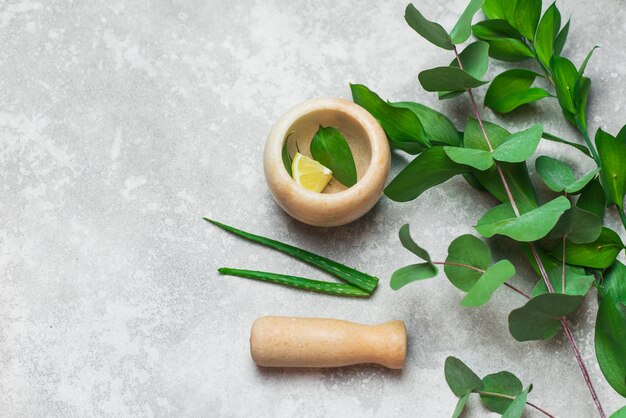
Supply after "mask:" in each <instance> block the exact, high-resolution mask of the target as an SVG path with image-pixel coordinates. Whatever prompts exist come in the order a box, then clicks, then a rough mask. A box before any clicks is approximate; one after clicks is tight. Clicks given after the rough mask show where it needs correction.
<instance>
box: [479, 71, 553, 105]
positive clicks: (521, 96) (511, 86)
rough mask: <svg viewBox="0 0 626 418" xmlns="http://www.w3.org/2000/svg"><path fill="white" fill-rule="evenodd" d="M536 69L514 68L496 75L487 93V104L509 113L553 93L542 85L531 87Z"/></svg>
mask: <svg viewBox="0 0 626 418" xmlns="http://www.w3.org/2000/svg"><path fill="white" fill-rule="evenodd" d="M537 77H540V75H539V74H537V73H536V72H534V71H530V70H523V69H513V70H508V71H505V72H503V73H501V74H499V75H498V76H496V77H495V78H494V79H493V81H492V82H491V84H490V85H489V89H488V90H487V94H486V95H485V106H487V107H489V108H490V109H492V110H493V111H495V112H500V113H508V112H511V111H512V110H515V109H517V108H518V107H520V106H522V105H525V104H529V103H533V102H536V101H538V100H541V99H543V98H545V97H550V96H551V94H550V93H549V92H547V91H546V90H544V89H542V88H540V87H532V88H531V87H530V86H531V85H532V84H533V82H534V81H535V78H537Z"/></svg>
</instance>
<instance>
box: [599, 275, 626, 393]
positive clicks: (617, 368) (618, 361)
mask: <svg viewBox="0 0 626 418" xmlns="http://www.w3.org/2000/svg"><path fill="white" fill-rule="evenodd" d="M621 279H622V280H625V277H621ZM595 349H596V358H597V359H598V365H599V366H600V370H602V374H604V377H605V378H606V380H607V382H609V384H610V385H611V387H612V388H613V389H615V391H616V392H617V393H619V394H620V395H622V396H624V397H626V356H625V355H624V353H626V306H624V304H623V303H620V302H617V301H616V300H615V299H613V298H611V297H605V298H603V299H602V300H601V301H600V306H599V308H598V315H597V318H596V332H595Z"/></svg>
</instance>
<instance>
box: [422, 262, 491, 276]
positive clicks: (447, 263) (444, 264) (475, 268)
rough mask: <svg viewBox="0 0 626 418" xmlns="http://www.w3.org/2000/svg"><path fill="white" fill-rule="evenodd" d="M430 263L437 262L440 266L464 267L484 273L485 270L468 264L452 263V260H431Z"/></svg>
mask: <svg viewBox="0 0 626 418" xmlns="http://www.w3.org/2000/svg"><path fill="white" fill-rule="evenodd" d="M432 263H433V264H438V265H440V266H455V267H465V268H466V269H470V270H474V271H477V272H479V273H484V272H485V270H483V269H479V268H478V267H474V266H470V265H469V264H463V263H452V262H449V261H433V262H432Z"/></svg>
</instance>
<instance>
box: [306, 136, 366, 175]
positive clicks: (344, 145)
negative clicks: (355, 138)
mask: <svg viewBox="0 0 626 418" xmlns="http://www.w3.org/2000/svg"><path fill="white" fill-rule="evenodd" d="M311 155H312V156H313V158H314V159H315V160H316V161H318V162H319V163H321V164H322V165H323V166H325V167H328V168H329V169H330V170H331V171H332V172H333V177H335V178H336V179H337V181H339V182H340V183H341V184H343V185H344V186H346V187H351V186H354V185H355V184H356V165H355V164H354V157H353V156H352V151H351V150H350V146H349V145H348V142H347V141H346V139H345V138H344V137H343V135H342V134H341V132H339V131H338V130H337V129H335V128H333V127H330V126H329V127H326V128H324V127H322V126H320V127H319V129H318V130H317V132H316V133H315V135H314V136H313V139H312V140H311Z"/></svg>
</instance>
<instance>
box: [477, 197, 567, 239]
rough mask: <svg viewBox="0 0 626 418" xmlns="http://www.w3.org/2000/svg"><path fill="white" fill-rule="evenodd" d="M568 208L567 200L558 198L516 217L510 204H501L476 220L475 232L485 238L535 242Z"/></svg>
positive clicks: (543, 235) (547, 231)
mask: <svg viewBox="0 0 626 418" xmlns="http://www.w3.org/2000/svg"><path fill="white" fill-rule="evenodd" d="M569 208H570V203H569V200H568V199H567V198H566V197H563V196H559V197H557V198H555V199H553V200H551V201H550V202H548V203H546V204H544V205H542V206H539V207H538V208H536V209H533V210H531V211H528V212H526V213H523V214H521V216H519V217H516V216H515V213H514V211H513V208H512V207H511V204H510V203H503V204H501V205H499V206H496V207H494V208H492V209H490V210H489V211H487V213H485V214H484V215H483V217H482V218H480V219H479V220H478V223H477V224H476V230H477V231H478V232H480V234H481V235H482V236H484V237H486V238H490V237H492V236H494V235H505V236H507V237H509V238H513V239H514V240H516V241H521V242H531V241H536V240H538V239H541V238H543V237H545V236H546V235H548V233H549V232H550V230H551V229H552V228H553V227H554V226H555V225H556V223H557V222H558V220H559V218H560V217H561V215H562V214H563V213H564V212H565V211H566V210H567V209H569Z"/></svg>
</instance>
